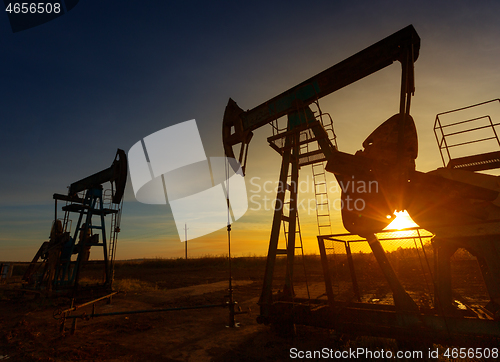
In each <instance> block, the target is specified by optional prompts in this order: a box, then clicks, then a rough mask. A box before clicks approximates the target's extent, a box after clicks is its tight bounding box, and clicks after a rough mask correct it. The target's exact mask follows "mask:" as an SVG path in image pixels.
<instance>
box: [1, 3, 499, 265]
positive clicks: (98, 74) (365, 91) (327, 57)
mask: <svg viewBox="0 0 500 362" xmlns="http://www.w3.org/2000/svg"><path fill="white" fill-rule="evenodd" d="M499 13H500V3H499V2H498V1H439V2H436V1H405V2H402V1H357V2H352V1H312V2H303V1H300V2H298V1H297V2H296V1H282V2H273V1H266V2H263V1H262V2H260V1H252V2H229V1H214V2H201V1H187V2H184V1H183V2H180V1H179V2H175V3H174V2H166V1H148V2H144V1H118V0H113V1H112V0H110V1H97V0H86V1H80V3H79V4H78V5H77V6H76V7H75V8H74V9H73V10H71V11H70V12H69V13H67V14H66V15H64V16H62V17H60V18H58V19H55V20H53V21H51V22H49V23H46V24H44V25H41V26H38V27H35V28H32V29H29V30H25V31H22V32H19V33H12V31H11V29H10V26H9V24H8V20H7V16H6V14H4V15H0V54H1V57H0V64H1V65H2V66H1V68H0V79H1V82H0V92H1V97H0V112H1V118H0V154H1V156H2V157H0V170H1V171H0V172H1V174H0V175H1V177H0V260H29V259H31V257H32V256H33V255H34V254H35V252H36V251H37V250H38V247H39V245H40V244H41V242H43V241H44V240H46V239H47V236H48V234H49V231H50V225H51V221H52V217H53V201H52V194H53V193H56V192H57V193H65V192H66V187H67V186H68V185H69V184H71V183H72V182H74V181H76V180H79V179H81V178H83V177H85V176H88V175H90V174H93V173H95V172H97V171H99V170H101V169H103V168H106V167H108V166H109V165H110V164H111V162H112V160H113V157H114V155H115V152H116V149H117V148H122V149H124V150H125V151H127V152H128V150H129V149H130V147H131V146H132V145H133V144H135V143H136V142H137V141H138V140H140V139H142V138H144V137H146V136H147V135H149V134H151V133H153V132H156V131H158V130H160V129H163V128H165V127H168V126H170V125H173V124H176V123H179V122H183V121H187V120H190V119H196V120H197V123H198V127H199V130H200V134H201V137H202V141H203V144H204V147H205V150H206V153H207V155H208V156H221V155H222V144H221V124H222V116H223V113H224V108H225V105H226V103H227V100H228V98H229V97H231V98H233V99H234V100H236V101H237V102H238V104H239V105H240V106H241V107H242V108H244V109H248V108H253V107H255V106H256V105H258V104H260V103H262V102H264V101H265V100H267V99H269V98H271V97H273V96H275V95H277V94H279V93H281V92H282V91H284V90H286V89H288V88H290V87H292V86H294V85H295V84H298V83H300V82H301V81H303V80H305V79H307V78H309V77H311V76H312V75H314V74H317V73H319V72H320V71H322V70H324V69H326V68H328V67H330V66H331V65H333V64H335V63H337V62H339V61H341V60H343V59H345V58H346V57H348V56H350V55H352V54H354V53H356V52H358V51H360V50H362V49H364V48H365V47H367V46H369V45H371V44H373V43H375V42H376V41H378V40H380V39H382V38H384V37H386V36H388V35H390V34H392V33H394V32H395V31H397V30H399V29H401V28H403V27H405V26H407V25H409V24H413V25H414V27H415V28H416V30H417V32H418V33H419V35H420V37H421V39H422V44H421V50H420V58H419V59H418V61H417V63H416V64H415V74H416V93H415V97H414V98H413V100H412V112H411V113H412V116H413V118H414V119H415V122H416V125H417V130H418V132H419V147H420V153H419V158H418V159H417V169H419V170H421V171H430V170H432V169H435V168H437V167H440V166H441V160H440V157H439V153H438V150H437V147H436V145H435V139H434V135H433V134H432V126H433V122H434V117H435V115H436V114H437V113H439V112H442V111H446V110H450V109H454V108H458V107H462V106H466V105H469V104H474V103H478V102H482V101H485V100H489V99H493V98H497V97H499V95H500V92H499V88H498V87H499V86H498V85H499V84H500V67H499V65H498V64H499V63H498V59H500V43H499V41H498V39H499V36H500V22H498V18H497V17H498V14H499ZM399 81H400V68H399V66H398V65H393V66H392V67H389V68H387V69H385V70H383V71H381V72H379V73H377V74H374V75H372V76H370V77H368V78H366V79H364V80H362V81H360V82H358V83H357V84H353V85H351V86H349V87H347V88H345V89H343V90H341V91H339V92H337V93H335V94H333V95H331V96H329V97H326V98H325V99H324V100H323V101H322V102H323V103H322V108H323V110H326V111H328V112H330V113H332V115H333V116H334V122H335V130H336V133H337V135H338V142H339V148H340V149H341V150H342V151H345V152H351V153H352V152H355V151H356V150H357V149H360V148H361V143H362V141H363V140H364V138H365V137H366V136H367V135H368V134H369V133H370V132H371V131H372V130H373V129H374V128H375V127H376V126H378V124H380V123H381V122H382V121H384V120H385V119H387V118H389V117H390V116H392V115H393V114H394V113H396V112H397V109H398V101H399V99H398V94H399ZM269 135H270V130H269V129H267V128H266V129H265V130H264V129H263V130H258V131H257V132H256V134H255V136H254V139H253V140H252V144H251V147H250V154H249V171H248V172H249V176H250V177H261V178H262V179H263V180H268V179H269V180H271V179H277V175H278V166H279V163H280V159H279V157H278V155H277V154H276V153H275V152H274V151H273V150H271V149H270V148H269V147H268V146H267V145H266V138H267V137H268V136H269ZM270 215H271V214H270V212H258V211H249V212H247V214H246V215H245V216H244V217H243V218H241V219H240V220H239V221H237V222H236V223H235V225H234V226H233V240H234V244H235V245H234V248H233V250H234V251H235V253H237V254H239V255H244V254H254V253H255V254H261V255H262V254H265V252H266V250H267V243H268V238H269V236H268V233H269V229H270V224H271V218H270ZM308 220H309V219H308ZM311 220H312V219H311ZM335 222H336V225H339V230H338V231H339V232H342V231H343V230H342V228H341V227H340V216H339V215H337V216H335ZM122 230H123V231H122V233H121V234H120V246H119V247H118V257H119V258H133V257H155V256H160V257H177V256H182V255H183V252H184V249H183V245H182V244H181V243H180V242H179V238H178V236H177V233H176V229H175V224H174V222H173V220H172V218H171V213H170V210H169V208H168V206H163V207H160V206H152V205H141V204H139V203H137V202H136V201H135V200H134V195H133V192H132V190H131V187H130V184H129V185H128V186H127V190H126V194H125V204H124V209H123V220H122ZM238 230H240V233H241V234H243V233H244V234H245V237H244V238H243V236H242V239H244V241H242V242H241V243H238ZM311 230H313V229H311ZM250 231H251V232H252V233H253V234H251V233H250ZM241 234H240V235H241ZM249 234H251V235H253V236H252V238H249V236H248V235H249ZM313 234H314V233H313V231H310V236H311V237H312V238H314V235H313ZM266 239H267V240H266ZM225 245H226V239H225V231H224V230H222V231H221V232H217V233H214V234H211V235H210V236H209V237H207V238H206V240H205V241H204V240H201V239H199V240H194V241H193V243H192V247H193V249H192V250H193V255H203V254H220V253H224V252H226V251H225ZM311 245H312V244H311ZM311 251H314V250H313V249H311Z"/></svg>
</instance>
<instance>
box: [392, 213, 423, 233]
mask: <svg viewBox="0 0 500 362" xmlns="http://www.w3.org/2000/svg"><path fill="white" fill-rule="evenodd" d="M394 214H395V215H396V218H395V219H394V220H392V222H391V223H390V224H389V225H387V227H386V230H391V229H392V230H394V229H396V230H401V229H406V228H412V227H418V225H417V224H416V223H415V221H413V219H412V218H411V217H410V215H409V214H408V212H407V211H406V210H403V211H396V212H394Z"/></svg>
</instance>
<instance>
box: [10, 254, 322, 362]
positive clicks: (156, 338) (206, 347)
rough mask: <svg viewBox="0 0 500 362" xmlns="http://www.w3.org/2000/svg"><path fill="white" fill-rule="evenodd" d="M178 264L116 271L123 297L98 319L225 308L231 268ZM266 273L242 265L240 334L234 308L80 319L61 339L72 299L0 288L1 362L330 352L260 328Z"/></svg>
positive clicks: (316, 337) (314, 335)
mask: <svg viewBox="0 0 500 362" xmlns="http://www.w3.org/2000/svg"><path fill="white" fill-rule="evenodd" d="M177 263H178V265H177V266H183V267H181V268H174V267H171V266H170V265H169V266H165V265H163V266H162V267H161V266H155V265H146V266H145V265H142V266H141V263H138V264H137V265H128V266H126V267H123V266H122V267H120V266H117V268H116V272H115V274H116V275H115V278H116V282H115V289H120V288H121V289H122V290H125V291H123V292H119V293H118V294H117V295H115V296H113V298H112V302H111V304H107V303H106V301H101V302H98V303H97V304H96V310H95V313H109V312H121V311H132V310H145V309H160V308H177V307H183V306H203V305H212V304H223V303H224V302H225V301H227V297H226V296H227V295H228V291H227V289H228V279H227V277H228V275H227V270H226V267H225V265H219V264H217V265H213V263H212V264H210V265H206V266H205V267H204V266H203V265H194V264H193V265H191V266H189V265H187V266H186V265H181V264H180V262H177ZM153 264H154V263H153ZM263 266H264V264H263V260H260V261H256V262H255V263H245V264H244V265H241V266H238V264H237V263H236V267H235V272H234V273H235V274H234V282H233V287H234V299H235V300H236V301H237V302H238V306H239V308H240V309H241V311H242V312H244V313H242V314H238V315H236V318H235V319H236V321H237V322H238V323H239V326H238V327H236V328H229V327H228V324H229V310H228V308H223V307H214V308H206V309H190V310H181V311H171V312H153V313H144V314H130V315H114V316H103V317H98V318H94V319H91V320H82V319H78V321H77V327H76V331H75V333H74V335H71V334H70V327H71V321H70V320H67V321H66V324H65V326H66V332H65V333H64V334H61V333H60V321H59V320H55V319H54V318H53V314H54V312H55V311H56V310H57V309H58V308H67V307H68V306H69V299H67V298H52V299H44V298H35V297H34V295H33V294H31V293H26V294H24V295H23V294H22V293H21V292H20V291H19V288H20V283H10V284H4V285H1V286H0V310H1V313H0V326H1V329H0V360H2V361H3V360H7V361H9V362H10V361H282V360H283V361H285V360H289V350H290V348H292V347H297V348H299V347H301V346H303V348H305V347H304V345H309V346H311V345H319V346H321V347H324V346H325V345H322V344H321V343H322V342H324V343H328V341H329V339H331V336H330V334H329V332H328V331H325V330H314V329H307V328H304V329H300V330H298V331H297V335H296V336H295V337H293V338H292V337H290V338H281V337H279V336H277V335H276V333H275V332H274V331H272V330H271V329H270V328H269V327H268V326H265V325H260V324H257V322H256V317H257V315H258V305H257V301H258V298H259V296H260V292H261V288H262V275H263V272H264V268H263ZM207 268H208V269H207ZM179 269H180V270H179ZM167 285H170V286H171V287H168V286H167ZM77 304H78V303H77ZM91 311H92V309H91V308H90V307H84V308H81V309H78V310H77V311H75V312H73V315H80V314H82V313H84V312H85V313H87V314H90V313H91ZM305 335H307V337H306V336H305ZM321 347H320V348H321Z"/></svg>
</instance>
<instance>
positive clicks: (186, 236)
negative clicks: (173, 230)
mask: <svg viewBox="0 0 500 362" xmlns="http://www.w3.org/2000/svg"><path fill="white" fill-rule="evenodd" d="M184 235H185V236H184V243H185V245H184V246H185V247H186V260H187V258H188V229H187V224H184Z"/></svg>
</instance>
